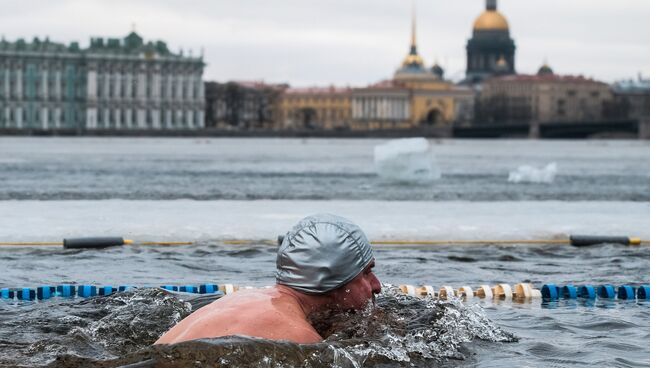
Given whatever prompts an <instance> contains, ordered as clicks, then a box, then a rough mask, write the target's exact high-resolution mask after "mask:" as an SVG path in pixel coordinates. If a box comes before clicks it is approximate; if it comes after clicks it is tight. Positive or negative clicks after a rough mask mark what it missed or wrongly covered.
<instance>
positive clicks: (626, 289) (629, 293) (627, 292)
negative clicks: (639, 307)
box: [618, 285, 636, 300]
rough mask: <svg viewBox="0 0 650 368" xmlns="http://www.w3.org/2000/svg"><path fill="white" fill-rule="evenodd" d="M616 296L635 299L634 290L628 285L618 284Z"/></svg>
mask: <svg viewBox="0 0 650 368" xmlns="http://www.w3.org/2000/svg"><path fill="white" fill-rule="evenodd" d="M618 298H619V299H623V300H629V299H636V290H635V289H634V287H633V286H630V285H623V286H620V287H619V288H618Z"/></svg>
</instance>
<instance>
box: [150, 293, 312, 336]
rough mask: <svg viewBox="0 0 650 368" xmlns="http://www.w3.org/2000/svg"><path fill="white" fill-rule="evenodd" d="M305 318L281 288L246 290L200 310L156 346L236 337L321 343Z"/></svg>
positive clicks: (172, 330) (173, 329) (170, 331)
mask: <svg viewBox="0 0 650 368" xmlns="http://www.w3.org/2000/svg"><path fill="white" fill-rule="evenodd" d="M296 316H301V317H302V318H296ZM304 316H305V312H304V311H303V310H302V309H301V308H300V306H299V305H298V304H297V303H296V302H295V301H294V300H293V299H292V298H291V297H290V296H288V295H286V294H284V293H282V292H281V291H280V290H279V289H278V288H277V287H274V288H271V289H265V290H243V291H238V292H237V293H235V294H231V295H227V296H225V297H223V298H221V299H219V300H217V301H215V302H213V303H211V304H209V305H207V306H205V307H203V308H201V309H199V310H198V311H196V312H195V313H193V314H191V315H190V316H188V317H187V318H185V319H184V320H182V321H181V322H180V323H178V324H177V325H176V326H174V328H172V329H171V330H169V331H168V332H167V333H166V334H165V335H163V336H162V337H161V338H160V339H159V340H158V341H156V344H175V343H179V342H182V341H187V340H194V339H201V338H213V337H222V336H232V335H240V336H251V337H261V338H265V339H272V340H289V341H293V342H296V343H315V342H319V341H321V340H322V338H321V337H320V335H318V333H317V332H316V330H314V328H313V327H312V326H311V325H310V324H309V323H307V322H306V321H305V318H304Z"/></svg>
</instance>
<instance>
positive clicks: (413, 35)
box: [411, 0, 418, 49]
mask: <svg viewBox="0 0 650 368" xmlns="http://www.w3.org/2000/svg"><path fill="white" fill-rule="evenodd" d="M411 11H412V15H411V48H415V49H417V47H418V46H417V44H418V43H417V36H416V23H415V22H416V18H415V0H413V1H412V2H411Z"/></svg>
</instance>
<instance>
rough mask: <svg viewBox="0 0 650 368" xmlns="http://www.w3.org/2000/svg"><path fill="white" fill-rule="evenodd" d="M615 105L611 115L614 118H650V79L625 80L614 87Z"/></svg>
mask: <svg viewBox="0 0 650 368" xmlns="http://www.w3.org/2000/svg"><path fill="white" fill-rule="evenodd" d="M612 90H613V92H614V99H615V103H614V104H613V105H612V108H611V109H610V111H608V112H609V113H610V114H612V115H613V116H614V117H620V118H629V119H637V120H638V119H641V118H650V79H643V78H642V77H641V76H640V75H639V77H638V79H636V80H634V79H630V80H624V81H619V82H616V83H614V85H613V86H612Z"/></svg>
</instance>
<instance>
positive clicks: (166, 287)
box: [160, 285, 178, 291]
mask: <svg viewBox="0 0 650 368" xmlns="http://www.w3.org/2000/svg"><path fill="white" fill-rule="evenodd" d="M160 288H161V289H165V290H167V291H178V286H174V285H163V286H161V287H160Z"/></svg>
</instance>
